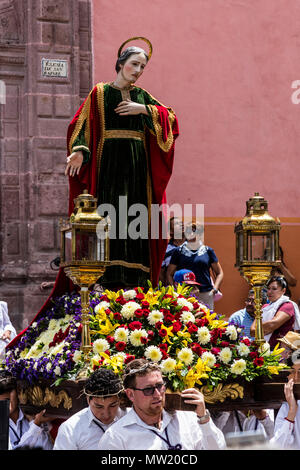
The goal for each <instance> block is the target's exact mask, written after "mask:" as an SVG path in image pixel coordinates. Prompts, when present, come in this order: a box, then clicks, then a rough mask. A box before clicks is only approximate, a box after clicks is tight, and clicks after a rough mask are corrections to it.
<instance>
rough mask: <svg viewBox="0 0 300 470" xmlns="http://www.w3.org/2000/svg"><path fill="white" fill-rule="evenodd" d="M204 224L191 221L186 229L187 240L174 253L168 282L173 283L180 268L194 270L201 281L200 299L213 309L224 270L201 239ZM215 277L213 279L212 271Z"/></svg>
mask: <svg viewBox="0 0 300 470" xmlns="http://www.w3.org/2000/svg"><path fill="white" fill-rule="evenodd" d="M202 233H203V227H202V225H200V224H198V223H190V224H189V225H188V226H187V227H186V230H185V235H186V241H185V242H184V243H183V244H182V245H180V246H179V247H178V248H177V249H176V250H175V251H174V253H173V254H172V257H171V260H170V264H169V266H168V269H167V281H168V284H170V285H173V283H174V281H173V276H174V273H175V271H178V270H179V269H189V270H190V271H193V273H194V274H195V276H196V280H197V282H199V284H200V286H199V291H200V294H199V297H198V298H199V300H200V301H202V302H203V303H205V304H207V305H208V306H209V308H210V309H211V310H213V308H214V295H215V294H216V293H217V292H218V290H219V287H220V284H221V282H222V280H223V270H222V267H221V265H220V263H219V261H218V258H217V256H216V254H215V252H214V250H213V249H212V248H210V247H209V246H206V245H204V244H203V243H202V241H201V236H202ZM210 270H212V273H213V275H214V277H215V281H214V282H213V281H212V278H211V272H210Z"/></svg>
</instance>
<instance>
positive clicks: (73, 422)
mask: <svg viewBox="0 0 300 470" xmlns="http://www.w3.org/2000/svg"><path fill="white" fill-rule="evenodd" d="M88 410H89V408H88V407H87V408H83V409H82V410H80V411H78V412H77V413H74V414H73V415H72V416H70V418H68V419H67V420H66V421H64V422H63V423H61V425H60V427H59V428H61V429H66V428H69V427H72V428H73V427H75V426H77V425H78V424H79V425H81V424H82V422H83V421H85V420H86V419H87V415H88Z"/></svg>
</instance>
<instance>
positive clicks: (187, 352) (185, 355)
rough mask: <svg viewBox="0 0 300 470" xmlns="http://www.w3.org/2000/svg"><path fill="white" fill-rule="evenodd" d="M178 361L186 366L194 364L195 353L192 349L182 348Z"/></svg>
mask: <svg viewBox="0 0 300 470" xmlns="http://www.w3.org/2000/svg"><path fill="white" fill-rule="evenodd" d="M177 357H178V359H179V360H180V361H181V362H183V363H184V364H185V365H186V366H188V365H190V364H192V362H193V360H194V354H193V351H192V350H191V349H190V348H182V349H181V350H180V351H179V353H178V354H177Z"/></svg>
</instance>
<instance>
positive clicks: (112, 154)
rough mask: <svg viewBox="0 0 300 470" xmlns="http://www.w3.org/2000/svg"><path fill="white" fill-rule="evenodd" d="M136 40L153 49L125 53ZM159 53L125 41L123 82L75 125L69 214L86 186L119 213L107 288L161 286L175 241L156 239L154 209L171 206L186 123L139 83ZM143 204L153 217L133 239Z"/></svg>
mask: <svg viewBox="0 0 300 470" xmlns="http://www.w3.org/2000/svg"><path fill="white" fill-rule="evenodd" d="M132 39H142V40H144V41H146V42H147V44H148V46H149V52H148V53H146V52H145V51H144V50H143V49H141V48H140V47H136V46H132V47H128V48H127V49H125V50H124V51H122V48H123V47H124V46H125V44H127V43H128V42H129V41H131V40H132ZM151 54H152V45H151V43H150V41H148V40H147V39H145V38H131V39H129V40H128V41H125V43H123V44H122V46H121V47H120V49H119V51H118V59H117V62H116V72H117V75H116V78H115V80H114V81H112V82H110V83H98V84H97V85H96V86H95V87H94V88H93V89H92V91H91V92H90V93H89V95H88V97H87V98H86V100H85V101H84V103H83V104H82V105H81V107H80V108H79V110H78V111H77V113H76V114H75V116H74V118H73V120H72V122H71V124H70V126H69V128H68V136H67V142H68V155H69V156H68V159H67V167H66V174H68V175H69V184H70V200H69V212H70V213H72V211H73V207H74V203H73V201H74V198H75V197H77V196H78V195H79V194H80V193H82V192H83V190H84V189H87V190H88V192H89V193H90V194H92V195H93V196H94V197H97V199H98V205H99V206H100V207H101V205H102V207H103V208H105V207H107V205H111V207H113V209H114V214H115V217H114V218H112V217H111V219H112V224H114V223H115V226H114V227H113V234H114V235H113V236H110V259H111V260H113V261H114V265H113V266H110V267H108V268H107V270H106V272H105V274H104V276H103V277H102V278H101V279H100V281H99V282H100V283H101V285H102V286H104V287H107V288H117V287H118V288H120V287H130V286H131V287H136V286H144V285H146V282H147V279H150V280H151V281H152V283H154V284H155V285H156V284H157V282H158V276H159V271H160V267H161V263H162V260H163V256H164V253H165V249H166V244H167V239H166V238H167V237H164V239H163V237H162V234H159V233H157V234H155V235H154V236H153V232H152V235H151V226H150V224H149V221H151V212H152V211H151V207H152V206H153V204H155V205H156V207H157V205H159V206H160V205H161V204H163V203H166V199H165V189H166V186H167V184H168V181H169V178H170V176H171V172H172V166H173V156H174V142H175V138H176V137H177V136H178V123H177V118H176V116H175V113H174V111H173V110H172V109H171V108H168V107H166V106H164V105H162V104H161V103H160V102H159V101H157V100H156V99H155V98H154V97H153V96H152V95H150V93H148V92H147V91H146V90H144V89H142V88H139V87H137V86H135V82H136V80H137V79H138V78H139V77H140V76H141V75H142V73H143V71H144V69H145V67H146V65H147V62H148V61H149V59H150V57H151ZM120 204H121V205H120ZM124 204H125V206H124ZM136 205H139V207H141V206H140V205H142V207H145V208H146V209H147V214H148V216H149V217H148V216H147V217H144V219H142V224H143V227H141V228H140V236H137V237H134V238H133V237H132V236H130V233H128V227H130V223H131V222H133V217H134V215H135V214H132V213H130V208H134V207H137V206H136ZM128 214H129V215H128ZM101 215H104V214H101ZM109 215H111V214H109ZM156 235H157V236H156Z"/></svg>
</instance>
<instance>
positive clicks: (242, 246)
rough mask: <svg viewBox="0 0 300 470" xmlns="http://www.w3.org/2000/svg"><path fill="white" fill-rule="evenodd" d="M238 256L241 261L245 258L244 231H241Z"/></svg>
mask: <svg viewBox="0 0 300 470" xmlns="http://www.w3.org/2000/svg"><path fill="white" fill-rule="evenodd" d="M238 257H239V260H238V261H239V263H242V262H243V259H244V234H243V232H240V233H239V245H238Z"/></svg>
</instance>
